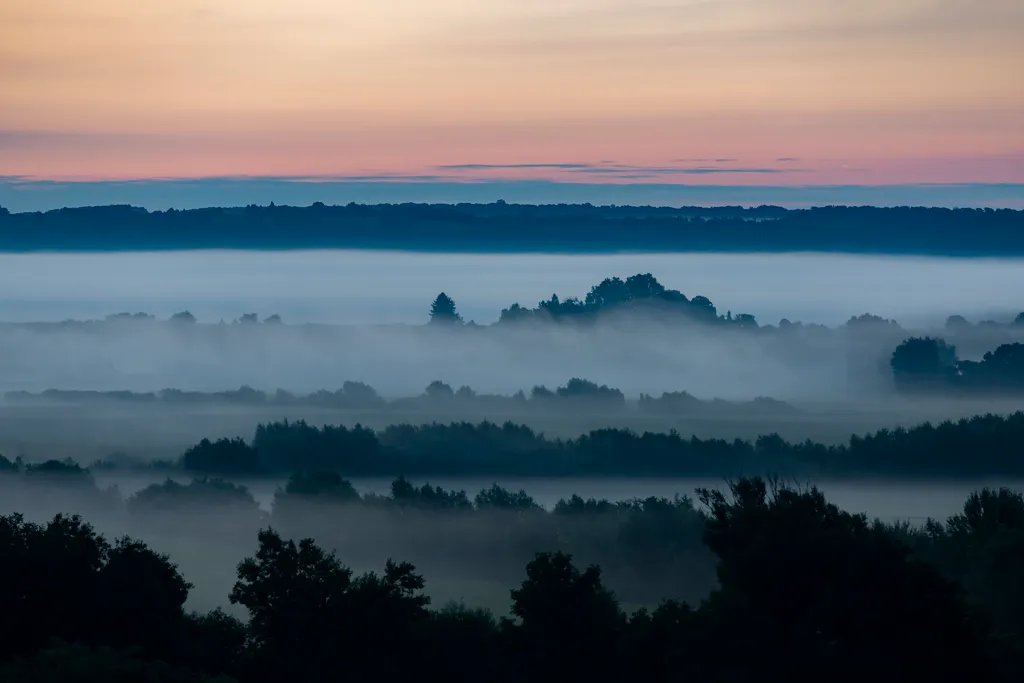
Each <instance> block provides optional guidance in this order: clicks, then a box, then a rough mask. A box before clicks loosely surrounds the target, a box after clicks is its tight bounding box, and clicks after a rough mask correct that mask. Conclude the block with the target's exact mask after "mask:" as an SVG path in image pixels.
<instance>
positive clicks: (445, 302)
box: [430, 292, 462, 325]
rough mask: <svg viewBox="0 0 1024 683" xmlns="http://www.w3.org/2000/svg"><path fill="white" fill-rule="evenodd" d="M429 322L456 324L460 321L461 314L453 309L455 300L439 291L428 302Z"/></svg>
mask: <svg viewBox="0 0 1024 683" xmlns="http://www.w3.org/2000/svg"><path fill="white" fill-rule="evenodd" d="M430 322H431V323H434V324H442V325H458V324H461V323H462V316H461V315H459V313H458V311H456V310H455V302H454V301H453V300H452V298H451V297H450V296H448V295H447V294H445V293H444V292H441V293H440V294H438V295H437V298H436V299H434V303H432V304H430Z"/></svg>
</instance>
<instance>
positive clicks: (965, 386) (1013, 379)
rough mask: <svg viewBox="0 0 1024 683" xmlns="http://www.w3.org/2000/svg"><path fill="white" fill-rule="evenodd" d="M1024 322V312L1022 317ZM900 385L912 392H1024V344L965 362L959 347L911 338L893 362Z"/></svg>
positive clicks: (897, 352)
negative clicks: (957, 349) (959, 352)
mask: <svg viewBox="0 0 1024 683" xmlns="http://www.w3.org/2000/svg"><path fill="white" fill-rule="evenodd" d="M1018 320H1019V321H1021V322H1022V323H1024V313H1022V314H1021V316H1020V317H1019V318H1018ZM890 367H891V368H892V372H893V378H894V380H895V382H896V385H897V386H898V387H899V388H900V389H902V390H904V391H906V392H910V393H922V392H924V393H927V392H939V393H983V394H998V393H1010V394H1019V393H1022V392H1024V344H1022V343H1019V342H1014V343H1011V344H1002V345H1001V346H999V347H998V348H996V349H995V350H994V351H989V352H987V353H986V354H985V355H984V356H983V357H982V358H981V360H980V361H971V360H961V359H960V358H958V357H957V351H956V346H955V345H953V344H949V343H947V342H946V341H945V340H944V339H939V338H936V337H911V338H910V339H907V340H906V341H904V342H903V343H902V344H900V345H899V346H898V347H897V348H896V350H895V351H893V354H892V358H891V360H890Z"/></svg>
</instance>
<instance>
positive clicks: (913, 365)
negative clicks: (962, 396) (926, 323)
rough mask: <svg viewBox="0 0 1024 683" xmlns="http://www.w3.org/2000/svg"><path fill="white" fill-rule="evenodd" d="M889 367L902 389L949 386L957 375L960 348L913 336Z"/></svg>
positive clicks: (897, 349)
mask: <svg viewBox="0 0 1024 683" xmlns="http://www.w3.org/2000/svg"><path fill="white" fill-rule="evenodd" d="M889 365H890V366H891V367H892V371H893V376H894V378H895V380H896V384H897V386H899V387H901V388H905V389H917V390H920V389H934V388H937V387H943V386H949V385H950V383H951V382H952V381H953V380H954V379H955V377H956V374H957V357H956V347H955V346H951V345H949V344H947V343H946V342H945V341H943V340H942V339H934V338H932V337H911V338H910V339H908V340H906V341H905V342H903V343H902V344H900V345H899V346H898V347H896V350H895V351H893V353H892V358H891V359H890V361H889Z"/></svg>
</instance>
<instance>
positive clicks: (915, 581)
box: [700, 479, 992, 683]
mask: <svg viewBox="0 0 1024 683" xmlns="http://www.w3.org/2000/svg"><path fill="white" fill-rule="evenodd" d="M700 499H701V502H702V503H703V504H704V505H705V506H706V507H707V509H708V522H707V529H706V533H705V542H706V543H707V545H708V547H709V548H710V549H711V550H712V552H714V553H715V554H716V555H717V556H718V558H719V564H718V579H719V584H720V587H719V588H718V589H717V590H716V591H715V592H714V593H713V594H712V596H711V598H710V599H709V601H708V603H707V604H706V605H705V606H704V608H702V610H703V611H705V612H706V615H707V619H708V623H707V628H708V629H709V630H712V631H715V632H717V634H718V641H717V642H718V643H719V646H720V647H721V649H720V650H719V652H718V653H717V655H718V656H720V657H721V666H722V668H723V673H724V675H723V679H724V680H757V679H762V677H763V675H764V672H766V671H768V672H778V673H779V674H781V672H785V675H784V676H782V678H778V679H776V680H787V681H819V680H821V679H822V676H825V677H827V678H828V679H829V680H831V681H850V682H851V683H853V682H854V681H865V680H870V679H871V678H872V677H877V676H879V675H883V677H884V678H885V679H886V680H928V681H966V680H970V681H987V680H992V671H991V670H990V666H989V664H990V662H989V652H988V643H987V636H986V633H985V630H984V628H983V627H982V625H981V623H980V621H979V620H978V619H977V618H976V616H975V615H974V614H973V613H972V611H971V610H970V609H969V607H968V606H967V604H966V602H965V601H964V599H963V597H962V595H961V590H960V589H959V588H958V587H957V586H956V585H955V584H953V583H951V582H950V581H948V580H946V579H945V578H943V577H941V576H940V575H939V573H938V571H937V570H936V569H935V568H934V567H932V566H930V565H927V564H925V563H924V562H922V561H920V560H917V559H912V558H911V557H910V552H909V549H908V548H907V546H905V545H904V544H903V543H902V542H900V541H899V540H897V539H896V538H894V536H893V535H892V534H891V533H889V531H888V529H886V528H884V527H882V526H880V525H871V524H869V523H868V522H867V519H866V518H865V517H864V516H863V515H851V514H849V513H846V512H843V511H841V510H839V509H838V508H837V507H836V506H835V505H832V504H830V503H828V502H827V501H826V500H825V497H824V496H823V495H822V494H821V493H820V492H819V491H818V490H816V489H811V490H809V491H798V490H794V489H791V488H785V487H773V488H771V489H769V487H768V486H767V485H766V484H765V482H764V481H763V480H760V479H753V480H743V481H740V482H739V483H737V484H735V485H734V486H732V488H731V495H726V494H723V493H722V492H719V491H707V490H704V491H701V492H700ZM730 652H734V653H742V655H741V656H729V653H730ZM882 672H884V674H882Z"/></svg>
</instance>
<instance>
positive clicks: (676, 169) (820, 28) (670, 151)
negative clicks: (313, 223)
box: [0, 0, 1024, 206]
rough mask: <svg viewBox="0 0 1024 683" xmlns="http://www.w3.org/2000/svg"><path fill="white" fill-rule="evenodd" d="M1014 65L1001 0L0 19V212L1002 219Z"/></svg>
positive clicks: (620, 2)
mask: <svg viewBox="0 0 1024 683" xmlns="http://www.w3.org/2000/svg"><path fill="white" fill-rule="evenodd" d="M1022 69H1024V2H1020V0H858V2H851V1H850V0H661V1H660V2H653V1H648V0H360V1H358V2H357V1H354V0H289V2H279V1H274V0H146V1H145V2H139V1H138V0H89V2H80V1H79V0H3V2H0V102H2V103H3V104H2V106H0V197H4V196H6V195H10V194H11V193H15V194H17V192H18V191H23V190H25V188H26V187H29V186H30V185H31V184H33V183H36V182H38V181H61V184H59V185H53V184H50V185H46V186H45V187H43V188H42V189H43V190H44V191H43V194H39V193H36V194H34V195H31V196H32V197H35V198H39V197H42V196H46V197H48V198H50V199H48V200H47V201H53V202H61V201H64V200H65V198H66V199H67V201H72V198H73V197H74V196H75V193H74V191H72V190H73V189H74V188H73V187H71V189H70V190H69V191H68V192H63V191H57V190H58V189H60V188H65V187H70V185H68V181H72V182H82V181H88V183H87V185H85V186H84V187H86V188H93V189H96V190H97V191H99V190H105V191H106V192H107V193H108V194H109V193H110V190H111V187H116V188H122V189H125V188H129V189H130V187H131V186H130V184H125V183H124V182H123V181H127V180H131V181H137V180H147V181H148V182H152V183H157V184H160V183H162V184H163V185H161V186H162V187H163V188H164V190H163V191H164V193H165V194H166V193H168V192H170V190H169V189H168V188H172V187H178V186H179V185H180V183H179V185H174V183H176V182H178V181H180V180H182V179H192V180H195V179H225V178H228V179H235V180H236V181H237V180H238V179H253V178H274V179H277V182H279V183H280V182H295V181H296V180H302V181H308V180H318V181H326V182H328V183H330V184H331V185H332V186H333V185H337V184H339V183H340V184H343V185H344V184H349V185H347V188H348V190H349V194H353V195H355V196H356V199H358V195H359V191H360V188H361V187H363V186H366V187H369V188H371V189H373V188H377V190H375V191H382V192H384V194H387V192H388V190H380V189H379V187H380V186H394V185H400V184H405V183H414V184H416V185H417V186H418V187H419V186H425V187H426V188H428V189H429V188H432V187H436V188H437V189H438V193H439V196H440V195H443V194H444V193H445V192H448V191H450V188H451V187H456V188H457V187H458V184H460V183H467V182H469V181H472V182H475V183H481V182H483V183H492V184H494V183H497V185H496V186H495V187H497V188H498V190H496V191H502V190H501V188H504V187H506V186H507V187H522V185H521V184H522V183H537V182H548V183H551V182H556V183H574V184H578V185H581V186H587V187H593V186H600V185H606V184H616V185H618V184H629V185H636V186H651V187H655V186H658V187H664V186H674V187H687V188H693V187H695V188H713V187H725V188H745V187H753V188H761V192H762V193H763V192H765V191H766V190H765V188H780V191H781V192H782V193H783V194H785V188H820V187H833V188H834V187H858V188H864V187H879V186H893V187H897V188H899V187H906V186H911V187H918V186H937V187H940V188H941V187H943V186H948V185H954V186H957V187H961V188H963V187H965V186H970V185H978V186H979V188H985V187H987V188H991V187H1000V186H1002V187H1004V188H1005V187H1008V186H1012V188H1013V189H1012V191H1011V192H1010V194H1012V195H1013V197H1015V199H1007V200H1005V201H1004V202H1003V203H1013V202H1018V203H1019V202H1020V201H1021V198H1022V197H1024V190H1022V189H1021V187H1017V186H1022V185H1024V78H1021V75H1020V74H1021V71H1022ZM110 181H118V182H119V183H120V184H118V185H110V184H109V183H110ZM168 182H171V185H167V183H168ZM104 183H106V184H104ZM253 187H255V186H253ZM324 187H327V186H324ZM11 188H14V189H11ZM444 188H449V189H447V190H446V189H444ZM420 189H422V187H421V188H420ZM125 191H127V190H125ZM773 191H774V190H773ZM986 191H989V190H986ZM400 192H406V193H407V194H408V191H407V190H401V191H400ZM571 192H572V190H571V188H570V190H569V194H571ZM708 192H710V190H709V191H708ZM79 194H81V192H79ZM122 194H124V192H122ZM128 194H130V192H129V193H128ZM369 194H371V195H372V194H374V192H372V191H371V192H369ZM427 194H428V195H429V192H428V193H427ZM470 194H471V192H470ZM556 194H557V193H556ZM698 194H700V193H698ZM712 194H713V193H712ZM712 194H708V193H707V192H705V193H704V195H701V196H705V195H706V196H708V197H711V196H712ZM1004 194H1005V192H1004ZM813 195H814V193H813V192H810V193H809V194H807V195H805V197H812V196H813ZM941 195H942V191H941V189H940V190H938V191H936V192H935V196H936V202H938V201H939V199H940V198H941ZM982 195H984V192H982V194H980V195H979V197H980V196H982ZM990 195H991V192H990V194H989V195H984V196H986V197H989V196H990ZM24 196H25V195H18V197H24ZM90 196H93V195H90ZM94 196H107V195H103V194H102V192H100V193H99V194H96V195H94ZM113 196H121V195H118V194H117V193H116V192H115V193H114V195H113ZM125 196H128V195H125ZM0 201H3V200H2V199H0ZM17 201H21V200H17ZM82 201H85V200H82ZM965 201H966V200H965ZM1000 201H1003V200H999V201H996V200H992V199H991V198H990V199H985V200H983V201H982V200H980V199H979V200H977V201H975V202H974V203H981V204H985V203H988V204H992V203H995V204H999V203H1000ZM10 203H11V202H10V201H7V202H6V203H5V205H10ZM22 203H23V204H25V205H26V206H27V205H29V204H32V201H27V200H26V201H22Z"/></svg>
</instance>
